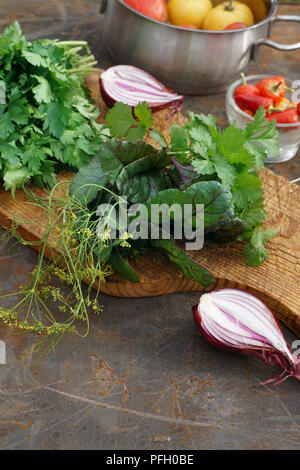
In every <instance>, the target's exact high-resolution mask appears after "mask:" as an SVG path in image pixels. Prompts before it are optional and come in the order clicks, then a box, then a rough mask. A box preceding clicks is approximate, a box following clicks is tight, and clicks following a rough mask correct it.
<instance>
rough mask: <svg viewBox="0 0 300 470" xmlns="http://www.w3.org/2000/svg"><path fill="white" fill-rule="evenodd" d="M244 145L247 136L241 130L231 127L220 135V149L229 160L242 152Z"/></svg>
mask: <svg viewBox="0 0 300 470" xmlns="http://www.w3.org/2000/svg"><path fill="white" fill-rule="evenodd" d="M244 144H245V136H244V132H243V131H242V130H241V129H238V128H236V127H232V126H229V127H227V128H226V129H225V130H224V132H222V133H221V134H219V138H218V148H219V151H220V152H221V153H223V155H225V156H226V157H227V158H228V157H230V156H231V155H232V154H235V153H237V152H239V151H240V150H242V148H243V147H244Z"/></svg>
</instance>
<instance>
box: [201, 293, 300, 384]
mask: <svg viewBox="0 0 300 470" xmlns="http://www.w3.org/2000/svg"><path fill="white" fill-rule="evenodd" d="M193 314H194V320H195V323H196V325H197V327H198V330H199V333H200V334H201V336H203V337H204V338H206V339H207V341H209V342H210V343H211V344H213V345H214V346H217V347H219V348H223V349H225V350H227V351H233V352H237V353H240V354H251V355H253V356H256V357H258V358H259V359H262V360H263V361H264V362H265V363H266V364H267V365H268V366H272V365H275V364H277V365H279V366H280V367H282V369H283V372H282V374H281V375H280V376H279V377H276V378H274V379H271V380H267V381H266V382H264V384H266V383H272V382H273V383H274V382H276V383H280V382H282V381H284V380H286V379H287V378H288V377H291V376H294V377H296V378H297V379H298V380H300V360H299V359H297V358H296V357H295V356H294V355H293V354H292V352H291V350H290V347H289V346H288V344H287V343H286V341H285V339H284V336H283V333H282V330H281V327H280V325H279V323H278V321H277V319H276V317H275V316H274V314H273V313H272V312H271V310H270V309H269V308H268V307H267V306H266V305H265V304H264V303H263V302H262V301H261V300H259V299H258V298H257V297H255V296H254V295H252V294H250V293H249V292H246V291H243V290H240V289H221V290H215V291H213V292H211V293H209V294H204V295H202V297H201V298H200V301H199V304H198V305H196V306H195V307H194V308H193Z"/></svg>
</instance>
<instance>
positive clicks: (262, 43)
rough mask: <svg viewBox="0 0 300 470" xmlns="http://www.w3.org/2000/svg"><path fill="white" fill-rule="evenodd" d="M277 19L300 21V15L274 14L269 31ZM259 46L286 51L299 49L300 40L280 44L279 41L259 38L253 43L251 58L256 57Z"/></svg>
mask: <svg viewBox="0 0 300 470" xmlns="http://www.w3.org/2000/svg"><path fill="white" fill-rule="evenodd" d="M277 21H294V22H296V23H300V16H296V15H278V16H274V18H273V19H272V20H271V24H270V32H271V28H272V26H273V24H274V23H276V22H277ZM260 46H268V47H272V49H277V50H278V51H285V52H287V51H296V50H297V49H300V42H295V43H294V44H281V43H280V42H276V41H271V40H270V39H259V40H258V41H257V42H256V43H255V45H254V50H253V60H255V59H256V56H257V53H258V49H259V47H260Z"/></svg>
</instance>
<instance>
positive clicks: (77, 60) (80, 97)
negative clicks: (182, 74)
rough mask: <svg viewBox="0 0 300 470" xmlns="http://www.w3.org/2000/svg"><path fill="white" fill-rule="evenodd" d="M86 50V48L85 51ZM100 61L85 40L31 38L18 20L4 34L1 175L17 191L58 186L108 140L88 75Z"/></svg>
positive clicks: (0, 51) (0, 50) (0, 53)
mask: <svg viewBox="0 0 300 470" xmlns="http://www.w3.org/2000/svg"><path fill="white" fill-rule="evenodd" d="M82 52H83V53H82ZM95 64H96V61H95V60H94V57H93V56H91V54H90V51H89V48H88V46H87V44H86V43H85V42H84V41H75V42H69V41H66V42H59V41H57V40H54V41H53V40H48V39H43V40H37V41H33V42H32V43H31V42H29V41H26V39H25V38H24V36H23V35H22V32H21V29H20V26H19V24H18V23H17V22H16V23H14V24H13V25H11V26H10V27H8V28H7V29H6V30H5V31H4V33H3V34H2V35H0V84H1V86H2V88H4V89H5V95H6V96H5V100H1V104H0V177H1V178H3V180H4V185H5V189H6V190H9V189H10V190H11V191H12V193H14V191H15V189H16V188H18V187H20V186H22V184H24V183H26V182H28V181H30V180H31V181H33V182H34V183H35V184H38V185H44V184H46V185H49V186H52V185H53V184H54V183H55V179H56V178H55V174H56V173H57V172H58V171H59V169H61V167H62V166H68V167H70V168H73V169H78V168H80V167H81V166H82V165H85V164H87V163H88V162H89V161H90V158H91V156H92V155H94V154H95V153H96V152H97V150H98V148H99V144H100V143H101V142H102V140H103V135H102V132H103V126H100V125H99V124H97V123H96V121H95V119H96V118H97V117H98V115H99V111H98V109H97V108H96V107H95V106H94V105H93V104H91V100H90V98H89V95H88V90H87V89H86V88H85V87H84V86H83V79H84V77H85V76H86V75H88V74H89V73H90V72H91V71H93V66H94V65H95Z"/></svg>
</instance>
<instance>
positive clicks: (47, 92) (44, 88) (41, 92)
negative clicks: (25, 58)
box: [32, 75, 53, 103]
mask: <svg viewBox="0 0 300 470" xmlns="http://www.w3.org/2000/svg"><path fill="white" fill-rule="evenodd" d="M33 77H34V78H36V79H37V81H38V82H39V85H37V86H35V87H34V88H32V92H33V94H34V97H35V99H36V101H37V103H50V101H52V100H53V95H52V91H51V87H50V85H49V82H48V80H46V78H44V77H42V76H38V75H33Z"/></svg>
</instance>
